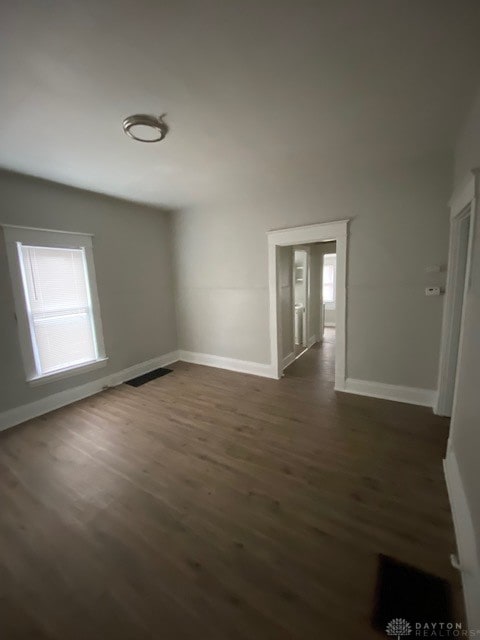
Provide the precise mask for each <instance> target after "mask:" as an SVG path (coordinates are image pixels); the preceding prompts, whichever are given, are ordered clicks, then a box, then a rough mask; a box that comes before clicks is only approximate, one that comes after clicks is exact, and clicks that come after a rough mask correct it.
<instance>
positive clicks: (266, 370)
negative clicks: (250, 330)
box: [179, 350, 277, 379]
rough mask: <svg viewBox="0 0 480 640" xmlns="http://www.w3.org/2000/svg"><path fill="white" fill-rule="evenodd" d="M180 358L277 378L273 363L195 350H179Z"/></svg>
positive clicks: (210, 365)
mask: <svg viewBox="0 0 480 640" xmlns="http://www.w3.org/2000/svg"><path fill="white" fill-rule="evenodd" d="M179 360H183V362H191V363H192V364H203V365H205V366H207V367H215V368H217V369H228V370H229V371H237V372H239V373H250V374H251V375H254V376H262V377H263V378H275V379H277V376H276V373H275V372H274V370H273V367H272V365H270V364H262V363H260V362H250V361H248V360H235V359H234V358H224V357H222V356H213V355H210V354H208V353H196V352H194V351H182V350H180V351H179Z"/></svg>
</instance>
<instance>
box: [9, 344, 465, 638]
mask: <svg viewBox="0 0 480 640" xmlns="http://www.w3.org/2000/svg"><path fill="white" fill-rule="evenodd" d="M173 368H174V373H172V374H169V375H168V376H165V377H162V378H159V379H157V380H154V381H152V382H150V383H148V384H146V385H144V386H142V387H139V388H133V387H130V386H126V385H122V386H120V387H117V388H115V389H112V390H109V391H105V392H103V393H101V394H99V395H97V396H94V397H91V398H88V399H86V400H83V401H81V402H77V403H76V404H74V405H71V406H69V407H66V408H63V409H59V410H57V411H55V412H53V413H50V414H48V415H46V416H43V417H41V418H37V419H35V420H31V421H30V422H28V423H25V424H23V425H21V426H18V427H14V428H13V429H11V430H8V431H5V432H3V433H2V434H1V435H0V468H1V477H0V495H1V513H0V548H1V557H0V625H1V626H0V632H1V633H0V638H2V640H3V639H5V640H11V639H22V640H23V639H27V638H28V639H30V638H32V639H39V640H42V639H47V638H49V639H56V640H97V639H98V640H110V639H112V640H113V639H115V640H123V639H129V640H143V639H147V638H148V639H150V638H152V639H153V638H155V639H157V640H161V639H166V640H181V639H184V638H189V639H190V638H196V639H201V640H203V639H205V640H206V639H209V640H210V639H211V640H214V639H221V640H236V639H238V640H240V639H242V640H247V639H248V640H264V639H265V640H267V639H268V640H286V639H289V640H293V639H295V640H309V639H310V638H312V639H313V638H329V639H332V638H333V639H336V638H338V639H340V638H341V639H346V638H347V639H350V638H352V639H362V638H379V637H380V636H379V635H378V634H377V633H376V632H375V631H373V630H372V629H371V628H370V622H369V619H370V615H371V609H372V605H373V595H374V587H375V574H376V563H377V554H378V553H384V554H387V555H391V556H394V557H395V558H397V559H399V560H402V561H404V562H408V563H410V564H413V565H415V566H417V567H419V568H422V569H424V570H426V571H429V572H432V573H435V574H437V575H439V576H442V577H444V578H447V579H448V580H450V581H452V584H453V586H454V589H455V593H456V594H457V598H459V591H458V589H459V587H458V582H457V578H456V575H455V574H454V571H453V569H451V567H450V566H449V559H448V557H449V553H450V552H451V551H452V550H453V549H454V540H453V531H452V524H451V517H450V512H449V507H448V501H447V495H446V490H445V486H444V480H443V473H442V457H443V456H444V451H445V445H446V438H447V426H448V423H447V421H446V420H444V419H441V418H438V417H436V416H434V415H433V414H432V412H431V411H429V410H428V409H425V408H420V407H414V406H409V405H404V404H397V403H392V402H387V401H382V400H374V399H371V398H363V397H357V396H352V395H347V394H335V393H334V391H333V383H332V380H333V336H332V335H330V336H327V339H326V341H325V343H324V344H323V345H315V346H314V347H313V348H312V349H310V350H309V351H308V352H307V353H305V354H304V355H303V356H302V357H301V358H299V359H298V360H297V361H296V362H295V363H293V364H292V365H291V366H290V367H289V368H288V370H287V372H286V376H285V378H283V379H282V380H280V381H275V380H268V379H262V378H257V377H253V376H248V375H243V374H238V373H232V372H228V371H221V370H218V369H211V368H206V367H201V366H198V365H190V364H184V363H177V364H176V365H173Z"/></svg>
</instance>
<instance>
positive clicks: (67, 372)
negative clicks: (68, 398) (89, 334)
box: [27, 358, 108, 387]
mask: <svg viewBox="0 0 480 640" xmlns="http://www.w3.org/2000/svg"><path fill="white" fill-rule="evenodd" d="M107 362H108V358H99V359H98V360H93V361H92V362H85V363H84V364H80V365H78V366H75V367H69V368H68V369H61V370H60V371H54V372H52V373H46V374H45V375H42V376H35V377H33V378H29V379H28V380H27V382H28V384H29V385H30V386H31V387H36V386H38V385H40V384H47V383H48V382H56V381H57V380H63V378H70V376H76V375H80V374H81V373H87V371H93V370H94V369H100V368H101V367H104V366H105V365H106V364H107Z"/></svg>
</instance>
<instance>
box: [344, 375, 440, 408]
mask: <svg viewBox="0 0 480 640" xmlns="http://www.w3.org/2000/svg"><path fill="white" fill-rule="evenodd" d="M337 391H344V392H346V393H354V394H356V395H359V396H369V397H371V398H381V399H383V400H394V401H395V402H406V403H408V404H417V405H420V406H422V407H433V406H434V405H435V402H436V398H437V392H436V391H435V390H434V389H420V388H418V387H402V386H400V385H396V384H385V383H382V382H371V381H369V380H355V379H354V378H347V379H346V380H345V386H344V388H343V389H337Z"/></svg>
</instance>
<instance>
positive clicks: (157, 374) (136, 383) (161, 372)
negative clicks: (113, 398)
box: [125, 368, 172, 387]
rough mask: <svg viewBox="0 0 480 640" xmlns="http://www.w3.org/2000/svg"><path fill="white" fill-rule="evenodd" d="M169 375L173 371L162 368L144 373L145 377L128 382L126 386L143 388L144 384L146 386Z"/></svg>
mask: <svg viewBox="0 0 480 640" xmlns="http://www.w3.org/2000/svg"><path fill="white" fill-rule="evenodd" d="M167 373H172V369H162V368H160V369H154V370H153V371H149V372H148V373H144V374H143V376H138V377H137V378H132V379H131V380H126V381H125V384H129V385H130V386H131V387H141V386H142V384H145V383H146V382H150V381H151V380H155V379H156V378H161V377H162V376H166V375H167Z"/></svg>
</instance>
